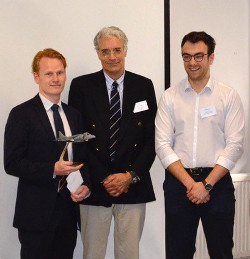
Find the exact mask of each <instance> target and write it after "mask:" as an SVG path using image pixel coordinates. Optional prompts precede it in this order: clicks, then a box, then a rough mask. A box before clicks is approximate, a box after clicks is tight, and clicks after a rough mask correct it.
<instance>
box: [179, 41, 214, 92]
mask: <svg viewBox="0 0 250 259" xmlns="http://www.w3.org/2000/svg"><path fill="white" fill-rule="evenodd" d="M198 53H199V54H200V53H202V54H207V53H208V47H207V45H206V44H205V43H204V42H203V41H199V42H197V43H191V42H190V41H187V42H186V43H185V44H184V45H183V47H182V55H183V54H189V55H195V54H198ZM213 60H214V54H213V53H212V54H211V55H205V56H204V57H203V60H202V61H200V62H197V61H195V59H194V57H192V58H191V60H190V61H187V62H185V61H184V68H185V70H186V72H187V74H188V80H189V82H190V84H191V86H192V87H193V86H196V88H197V86H198V87H199V88H203V87H205V85H206V83H207V82H208V80H209V77H210V66H211V65H212V64H213Z"/></svg>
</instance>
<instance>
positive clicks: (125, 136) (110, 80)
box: [69, 26, 156, 259]
mask: <svg viewBox="0 0 250 259" xmlns="http://www.w3.org/2000/svg"><path fill="white" fill-rule="evenodd" d="M127 42H128V39H127V37H126V35H125V34H124V32H123V31H122V30H120V29H119V28H117V27H113V26H112V27H107V28H103V29H102V30H100V31H99V32H98V33H97V35H96V37H95V39H94V45H95V49H96V51H97V55H98V58H99V59H100V61H101V64H102V68H103V69H102V70H101V71H99V72H96V73H93V74H89V75H84V76H80V77H78V78H75V79H73V81H72V84H71V88H70V93H69V105H71V106H73V107H75V108H77V109H78V110H79V111H80V112H81V114H82V117H83V122H84V130H87V131H89V132H90V133H91V134H94V135H96V139H95V140H94V141H92V142H91V143H88V145H87V151H88V152H87V154H88V161H89V168H90V171H91V175H90V177H91V183H92V184H93V185H92V193H91V197H90V198H89V199H87V200H85V201H83V202H82V204H83V205H80V211H81V220H82V228H81V233H82V240H83V246H84V252H83V253H84V255H83V258H84V259H102V258H104V257H105V253H106V246H107V238H108V235H109V231H110V222H111V219H112V216H113V217H114V241H115V258H119V259H125V258H127V259H136V258H139V241H140V238H141V234H142V230H143V225H144V220H145V208H146V203H147V202H150V201H154V200H155V195H154V191H153V186H152V182H151V178H150V174H149V170H150V167H151V165H152V163H153V161H154V158H155V151H154V118H155V114H156V99H155V93H154V87H153V83H152V81H151V80H150V79H148V78H145V77H143V76H140V75H137V74H134V73H131V72H129V71H125V58H126V55H127ZM114 118H115V119H114Z"/></svg>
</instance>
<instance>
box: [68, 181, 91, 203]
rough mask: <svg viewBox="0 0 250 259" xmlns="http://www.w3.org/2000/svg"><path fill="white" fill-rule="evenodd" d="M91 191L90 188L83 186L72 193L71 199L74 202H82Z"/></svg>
mask: <svg viewBox="0 0 250 259" xmlns="http://www.w3.org/2000/svg"><path fill="white" fill-rule="evenodd" d="M89 193H90V190H89V188H88V186H86V185H81V186H80V187H79V188H78V189H77V190H76V191H75V192H74V193H72V192H71V199H72V201H74V202H79V201H82V200H83V199H84V198H85V197H86V196H87V195H88V194H89Z"/></svg>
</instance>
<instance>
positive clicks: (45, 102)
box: [39, 93, 73, 161]
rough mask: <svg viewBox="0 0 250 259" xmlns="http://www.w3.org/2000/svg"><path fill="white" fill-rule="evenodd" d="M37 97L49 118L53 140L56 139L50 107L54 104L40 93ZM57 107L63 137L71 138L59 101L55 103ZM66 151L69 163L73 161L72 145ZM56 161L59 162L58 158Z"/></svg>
mask: <svg viewBox="0 0 250 259" xmlns="http://www.w3.org/2000/svg"><path fill="white" fill-rule="evenodd" d="M39 96H40V98H41V101H42V103H43V106H44V108H45V110H46V112H47V115H48V118H49V121H50V125H51V127H52V129H53V131H54V135H55V138H56V129H55V123H54V117H53V111H52V110H51V106H52V105H53V104H54V103H52V102H51V101H49V100H48V99H47V98H45V97H44V96H43V95H41V94H40V93H39ZM57 105H59V108H58V112H59V114H60V116H61V118H62V122H63V127H64V131H65V136H71V135H72V133H71V130H70V127H69V123H68V120H67V118H66V115H65V113H64V111H63V108H62V103H61V100H60V101H59V103H57ZM65 144H66V143H65ZM67 151H68V159H69V161H73V151H72V143H70V144H69V145H68V148H67ZM58 160H59V157H58Z"/></svg>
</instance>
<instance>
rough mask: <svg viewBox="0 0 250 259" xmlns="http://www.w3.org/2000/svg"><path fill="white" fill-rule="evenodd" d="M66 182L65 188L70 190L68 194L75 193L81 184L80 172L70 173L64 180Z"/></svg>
mask: <svg viewBox="0 0 250 259" xmlns="http://www.w3.org/2000/svg"><path fill="white" fill-rule="evenodd" d="M66 180H67V183H68V184H67V188H68V189H69V190H70V192H73V193H74V192H75V191H76V190H77V189H78V188H79V187H80V186H81V185H82V183H83V179H82V175H81V173H80V171H79V170H78V171H75V172H72V173H71V174H69V175H68V177H67V178H66Z"/></svg>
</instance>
